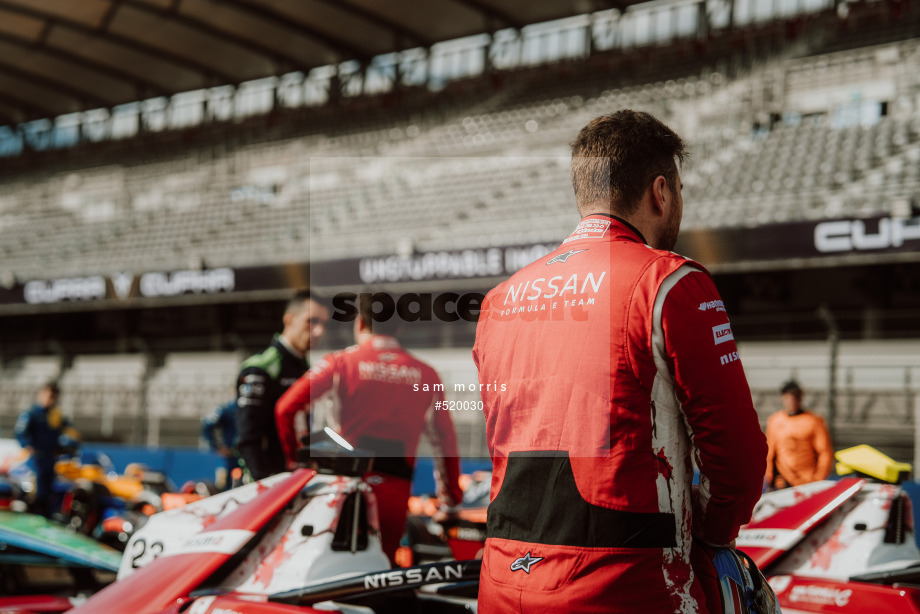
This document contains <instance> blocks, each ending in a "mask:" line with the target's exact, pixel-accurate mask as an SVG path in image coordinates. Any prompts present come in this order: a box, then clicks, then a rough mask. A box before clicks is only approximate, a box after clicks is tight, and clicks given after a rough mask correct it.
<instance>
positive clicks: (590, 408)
mask: <svg viewBox="0 0 920 614" xmlns="http://www.w3.org/2000/svg"><path fill="white" fill-rule="evenodd" d="M572 147H573V149H572V181H573V185H574V188H575V197H576V203H577V205H578V209H579V213H580V214H581V216H582V221H581V223H580V224H579V225H578V227H577V228H576V229H575V231H574V232H573V233H572V234H571V235H570V236H569V237H568V238H567V239H566V240H565V241H564V242H563V243H562V245H561V246H560V247H559V248H558V249H556V250H555V251H554V252H552V253H551V254H549V255H548V256H546V257H544V258H541V259H539V260H537V261H536V262H534V263H533V264H531V265H529V266H527V267H525V268H524V269H522V270H521V271H519V272H518V273H516V274H515V275H514V276H512V277H511V278H510V279H509V280H507V281H506V282H504V283H502V284H500V285H499V286H498V287H496V288H495V289H493V290H492V291H491V292H490V293H489V294H488V296H487V298H486V300H485V301H484V306H483V309H482V312H481V314H480V320H479V325H478V329H477V332H476V342H475V345H474V349H473V358H474V360H475V362H476V364H477V366H478V368H479V381H480V386H481V388H482V397H483V403H484V411H485V419H486V428H487V437H488V445H489V451H490V454H491V456H492V461H493V463H494V472H493V476H492V490H491V497H492V501H491V504H490V506H489V510H488V520H487V539H486V544H485V549H484V557H483V567H482V573H481V579H480V589H479V611H480V612H481V613H484V614H489V613H492V612H500V613H502V614H504V613H507V612H539V613H541V614H544V613H547V612H615V613H622V614H635V613H636V612H642V613H643V614H674V613H676V612H679V613H684V614H686V613H692V612H698V613H705V612H707V611H719V607H718V606H717V607H716V608H715V609H709V610H707V607H706V603H705V597H704V594H706V593H704V587H703V585H702V584H701V582H700V580H699V578H698V577H697V575H696V574H694V573H693V569H692V567H691V562H690V558H691V548H692V546H693V544H694V539H698V540H702V542H704V543H707V544H709V545H713V546H726V545H730V544H731V543H732V541H733V540H734V539H735V537H736V536H737V534H738V529H739V527H740V526H741V525H742V524H744V523H746V522H747V521H748V520H749V519H750V515H751V511H752V509H753V507H754V504H755V503H756V502H757V500H758V499H759V497H760V494H761V484H762V475H763V471H764V469H765V459H766V452H767V448H766V442H765V439H764V436H763V434H762V433H761V431H760V427H759V424H758V420H757V415H756V413H755V411H754V408H753V405H752V401H751V395H750V390H749V388H748V384H747V381H746V379H745V377H744V372H743V370H742V368H741V363H740V362H739V360H738V353H737V348H736V346H735V341H734V338H733V334H732V331H731V327H730V325H729V321H728V316H727V314H726V312H725V306H724V304H723V302H722V300H721V298H720V297H719V293H718V292H717V291H716V288H715V285H714V284H713V281H712V279H711V277H710V276H709V274H708V273H707V272H706V271H705V270H704V269H703V268H702V267H700V266H699V265H697V264H696V263H694V262H692V261H689V260H687V259H685V258H683V257H681V256H679V255H677V254H674V253H672V252H670V251H668V250H670V249H672V248H673V246H674V244H675V241H676V239H677V233H678V229H679V227H680V220H681V214H682V207H683V201H682V198H681V187H682V186H681V181H680V177H679V173H678V162H680V161H682V160H683V156H684V146H683V143H682V141H681V139H680V137H679V136H678V135H677V134H675V133H674V132H673V131H671V130H670V129H669V128H667V127H666V126H665V125H664V124H662V123H661V122H659V121H658V120H657V119H655V118H654V117H652V116H651V115H648V114H646V113H638V112H634V111H628V110H625V111H620V112H617V113H614V114H611V115H606V116H602V117H599V118H597V119H595V120H593V121H592V122H590V123H589V124H588V125H587V126H586V127H585V128H583V129H582V131H581V132H580V133H579V135H578V137H577V138H576V140H575V141H574V142H573V144H572ZM502 386H504V389H502ZM694 464H695V465H696V466H697V467H698V469H699V472H700V481H699V487H698V489H697V488H694V487H692V486H691V484H692V480H693V472H694ZM694 550H696V549H694ZM694 556H696V554H695V555H694Z"/></svg>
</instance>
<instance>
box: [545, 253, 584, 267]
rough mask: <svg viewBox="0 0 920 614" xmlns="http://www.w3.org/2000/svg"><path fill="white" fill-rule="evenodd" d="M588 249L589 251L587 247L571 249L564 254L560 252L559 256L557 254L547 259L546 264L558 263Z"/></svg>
mask: <svg viewBox="0 0 920 614" xmlns="http://www.w3.org/2000/svg"><path fill="white" fill-rule="evenodd" d="M586 251H588V250H586V249H570V250H569V251H567V252H566V253H564V254H559V255H558V256H555V257H553V258H550V259H549V260H547V261H546V264H547V265H550V264H553V263H556V262H565V261H566V260H568V259H569V258H571V257H572V256H574V255H575V254H580V253H581V252H586Z"/></svg>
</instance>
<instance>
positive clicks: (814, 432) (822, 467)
mask: <svg viewBox="0 0 920 614" xmlns="http://www.w3.org/2000/svg"><path fill="white" fill-rule="evenodd" d="M781 392H782V395H783V409H782V410H781V411H778V412H776V413H775V414H773V415H772V416H770V419H769V420H768V421H767V474H766V482H767V484H768V485H769V486H771V487H772V488H787V487H789V486H800V485H802V484H808V483H809V482H817V481H818V480H823V479H825V478H827V476H828V475H829V474H830V472H831V465H832V464H833V462H834V448H833V446H832V445H831V437H830V434H829V433H828V432H827V424H825V423H824V419H823V418H821V416H818V415H816V414H813V413H812V412H810V411H807V410H805V409H803V408H802V388H801V387H800V386H799V384H798V382H796V381H795V380H790V381H788V382H786V383H785V384H784V385H783V387H782V390H781Z"/></svg>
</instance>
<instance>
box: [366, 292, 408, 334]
mask: <svg viewBox="0 0 920 614" xmlns="http://www.w3.org/2000/svg"><path fill="white" fill-rule="evenodd" d="M384 296H388V297H389V298H390V301H392V303H391V304H392V305H396V302H397V301H398V300H399V297H398V296H393V295H392V294H389V293H388V292H373V293H370V292H362V293H361V294H359V295H358V317H359V318H361V321H362V322H364V324H366V325H367V326H368V327H369V328H370V329H371V332H372V333H374V334H375V335H395V334H396V333H398V332H399V329H400V327H401V324H402V321H401V320H400V319H399V316H398V315H397V314H396V313H395V311H394V312H393V313H392V314H391V315H390V317H388V318H385V319H383V320H381V319H380V318H381V315H380V307H379V305H380V300H381V299H382V298H383V297H384ZM375 300H376V301H377V304H378V308H377V313H376V314H375V312H374V303H375ZM375 315H376V317H377V319H376V320H375V319H374V316H375Z"/></svg>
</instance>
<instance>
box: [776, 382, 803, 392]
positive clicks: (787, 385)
mask: <svg viewBox="0 0 920 614" xmlns="http://www.w3.org/2000/svg"><path fill="white" fill-rule="evenodd" d="M787 392H791V393H793V394H802V387H801V386H799V383H798V382H797V381H795V380H794V379H791V380H789V381H787V382H784V383H783V387H782V388H780V394H786V393H787Z"/></svg>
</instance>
